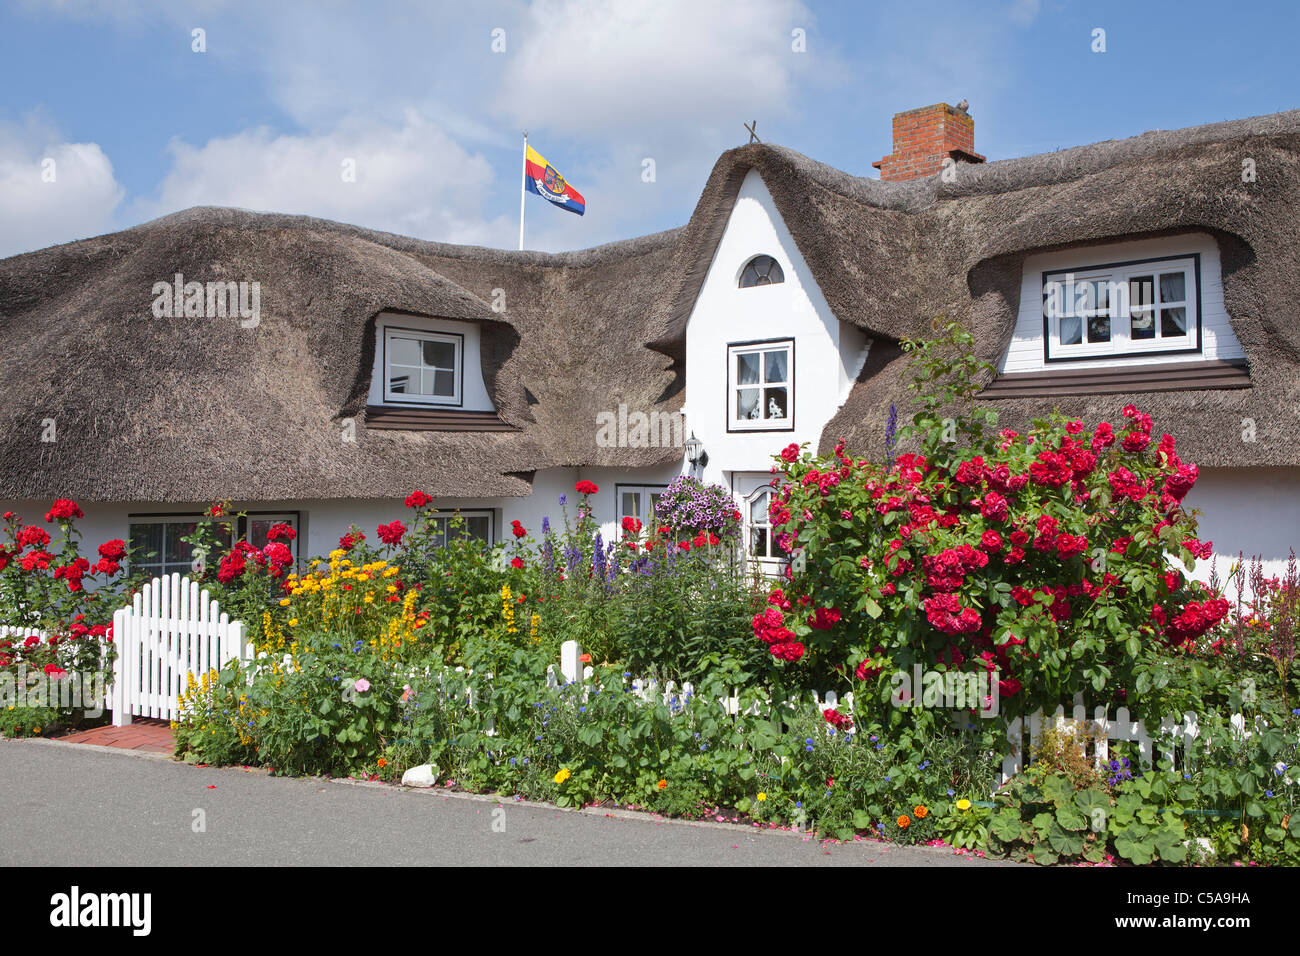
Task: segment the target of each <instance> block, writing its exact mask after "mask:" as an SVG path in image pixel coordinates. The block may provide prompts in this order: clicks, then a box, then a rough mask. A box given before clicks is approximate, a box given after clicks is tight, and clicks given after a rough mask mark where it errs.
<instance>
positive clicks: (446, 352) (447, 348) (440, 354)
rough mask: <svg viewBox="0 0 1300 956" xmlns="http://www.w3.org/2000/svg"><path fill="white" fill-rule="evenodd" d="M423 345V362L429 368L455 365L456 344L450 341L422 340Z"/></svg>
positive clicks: (452, 367)
mask: <svg viewBox="0 0 1300 956" xmlns="http://www.w3.org/2000/svg"><path fill="white" fill-rule="evenodd" d="M420 344H421V345H423V346H424V364H425V365H427V366H429V367H430V368H444V369H454V368H455V367H456V346H454V345H452V344H451V343H450V342H422V343H420Z"/></svg>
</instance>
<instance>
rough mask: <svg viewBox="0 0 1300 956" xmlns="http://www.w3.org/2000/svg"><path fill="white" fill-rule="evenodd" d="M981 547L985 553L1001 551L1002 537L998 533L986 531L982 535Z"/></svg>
mask: <svg viewBox="0 0 1300 956" xmlns="http://www.w3.org/2000/svg"><path fill="white" fill-rule="evenodd" d="M980 547H981V548H983V549H984V550H985V551H1001V550H1002V535H1000V534H998V533H997V532H996V531H985V532H984V533H983V534H982V535H980Z"/></svg>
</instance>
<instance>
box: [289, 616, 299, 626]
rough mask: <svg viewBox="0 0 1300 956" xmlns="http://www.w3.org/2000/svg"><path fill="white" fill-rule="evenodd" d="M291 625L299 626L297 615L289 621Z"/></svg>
mask: <svg viewBox="0 0 1300 956" xmlns="http://www.w3.org/2000/svg"><path fill="white" fill-rule="evenodd" d="M289 626H290V627H297V626H298V619H297V618H296V617H295V618H293V619H292V620H290V621H289Z"/></svg>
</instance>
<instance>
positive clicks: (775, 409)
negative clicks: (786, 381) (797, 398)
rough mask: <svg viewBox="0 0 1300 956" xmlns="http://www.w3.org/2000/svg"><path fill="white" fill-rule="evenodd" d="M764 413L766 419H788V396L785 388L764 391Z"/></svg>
mask: <svg viewBox="0 0 1300 956" xmlns="http://www.w3.org/2000/svg"><path fill="white" fill-rule="evenodd" d="M763 394H764V399H763V412H764V417H765V418H785V417H786V408H787V406H786V396H785V389H784V388H765V389H763Z"/></svg>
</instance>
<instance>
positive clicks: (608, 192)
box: [0, 0, 1300, 255]
mask: <svg viewBox="0 0 1300 956" xmlns="http://www.w3.org/2000/svg"><path fill="white" fill-rule="evenodd" d="M1297 27H1300V4H1297V3H1295V2H1293V0H1291V2H1275V3H1256V4H1251V5H1248V6H1247V5H1242V6H1240V7H1236V8H1231V9H1225V7H1224V5H1223V4H1222V3H1210V2H1201V0H1184V2H1178V3H1160V2H1143V3H1134V2H1131V0H1129V2H1100V3H1097V2H1093V3H1082V2H1071V0H990V2H951V3H945V2H940V3H922V2H916V3H911V4H897V3H883V4H877V3H839V2H819V0H803V2H800V0H746V2H745V3H744V4H734V3H722V2H713V0H689V2H686V0H653V2H631V0H623V2H615V0H545V2H543V0H533V2H524V0H513V2H500V0H478V2H475V3H473V4H465V3H441V2H428V0H404V2H398V0H373V2H369V3H351V2H347V3H345V2H337V0H334V2H331V0H320V2H315V3H306V2H297V0H277V2H275V3H265V2H239V3H237V2H225V0H193V2H187V0H135V2H132V0H61V2H60V0H45V2H37V0H3V2H0V89H3V90H4V96H3V100H2V101H0V255H9V254H12V253H17V252H21V251H25V250H29V249H34V248H40V247H42V246H45V245H49V244H52V243H57V242H66V241H70V240H73V239H78V238H82V237H85V236H90V235H96V234H99V233H103V232H109V231H113V230H116V229H121V228H125V227H128V226H131V225H134V224H136V223H139V222H143V221H146V220H148V219H151V218H154V217H156V216H159V215H165V214H167V213H169V212H174V211H176V210H178V209H184V208H186V207H189V206H193V205H232V206H241V207H245V208H251V209H261V210H273V211H281V212H293V213H306V214H311V215H318V216H323V217H326V218H331V219H338V220H341V221H346V222H354V223H358V224H360V225H364V226H369V227H372V228H378V229H387V230H391V231H395V232H400V233H403V234H407V235H413V236H418V237H420V238H425V239H434V240H441V241H448V242H465V243H477V244H483V245H489V246H502V247H509V248H513V247H514V245H515V244H516V242H517V238H518V215H519V182H520V171H519V170H520V132H521V130H523V129H524V128H527V129H528V130H529V136H530V142H531V143H532V144H533V145H534V147H535V148H537V149H538V150H540V151H541V152H542V154H543V155H545V156H546V157H547V159H548V160H550V162H551V163H552V164H553V165H555V166H556V167H557V168H558V169H559V170H560V171H561V172H562V173H563V174H564V175H565V176H566V177H567V178H568V179H569V180H570V181H571V182H572V183H573V184H574V185H575V186H576V187H577V188H578V189H579V190H581V191H582V192H583V193H584V195H585V196H586V199H587V203H588V208H587V214H586V215H585V216H584V217H581V218H579V217H577V216H573V215H571V214H568V213H563V212H560V211H558V210H553V209H551V208H549V207H548V206H547V205H546V203H545V201H544V200H542V199H541V198H539V197H535V196H530V197H528V236H527V239H528V242H527V245H528V247H529V248H535V249H543V250H550V251H555V250H561V249H573V248H583V247H586V246H591V245H595V244H598V243H601V242H607V241H610V240H614V239H622V238H628V237H631V236H636V235H642V234H645V233H649V232H655V231H658V230H660V229H666V228H671V227H674V226H678V225H681V224H682V223H684V222H685V221H686V220H687V219H688V218H689V216H690V214H691V211H692V209H693V208H694V205H695V203H696V201H697V200H698V198H699V194H700V189H701V187H702V186H703V184H704V182H705V180H706V178H707V177H708V174H709V171H710V169H711V167H712V165H713V163H714V162H715V161H716V159H717V157H718V155H719V154H720V153H721V152H722V151H723V150H725V149H728V148H730V147H732V146H736V145H739V144H741V143H743V142H745V141H746V140H747V136H748V134H747V133H746V132H745V130H744V129H743V128H742V125H741V124H742V123H743V122H748V121H750V120H757V121H758V132H759V135H760V136H761V137H762V138H763V139H764V140H765V141H767V142H775V143H780V144H782V145H786V146H789V147H791V148H793V149H797V150H799V151H800V152H803V153H806V154H808V155H810V156H812V157H814V158H815V159H818V160H821V161H822V162H825V163H829V164H830V165H833V166H837V167H839V168H841V169H844V170H847V171H849V172H852V173H854V174H857V175H862V176H875V175H876V173H875V171H874V170H873V169H872V168H871V163H872V161H874V160H878V159H880V157H882V156H884V155H885V154H887V153H888V152H889V151H890V141H889V140H890V117H891V116H892V114H893V113H895V112H897V111H900V110H904V109H910V108H912V107H915V106H923V105H927V104H930V103H934V102H939V101H947V102H950V103H955V102H957V101H958V100H961V99H962V98H963V97H964V98H966V99H968V100H969V101H970V104H971V106H970V112H971V115H972V116H973V117H974V119H975V146H976V149H977V150H978V151H979V152H981V153H983V154H985V155H987V156H988V157H989V159H990V160H993V159H1005V158H1009V157H1014V156H1023V155H1028V154H1031V153H1037V152H1045V151H1050V150H1054V149H1061V148H1065V147H1069V146H1076V145H1080V144H1085V143H1090V142H1096V141H1099V140H1104V139H1113V138H1120V137H1125V136H1132V135H1136V134H1138V133H1141V132H1143V131H1145V130H1148V129H1176V128H1180V127H1184V126H1194V125H1197V124H1201V123H1210V122H1216V121H1219V120H1224V119H1234V118H1238V117H1243V116H1253V115H1258V114H1262V113H1271V112H1277V111H1280V110H1285V109H1291V108H1294V107H1296V106H1300V102H1297V97H1296V95H1295V93H1294V90H1295V89H1296V88H1297V86H1296V82H1295V79H1294V75H1293V63H1294V38H1295V35H1296V32H1297ZM196 28H199V29H202V30H203V31H204V38H205V42H206V51H205V52H202V53H198V52H194V50H193V49H192V46H193V39H192V31H193V30H194V29H196ZM1097 28H1100V29H1103V30H1104V31H1105V45H1106V50H1105V52H1104V53H1099V52H1093V50H1092V45H1093V31H1094V30H1095V29H1097ZM497 29H500V30H504V39H505V50H504V51H502V52H494V51H493V49H492V44H493V31H494V30H497ZM795 30H802V31H804V35H805V37H806V40H805V46H806V48H805V49H804V50H803V51H802V52H796V51H795V50H794V49H792V46H793V45H794V44H793V40H792V31H795ZM51 158H52V159H54V161H55V166H54V168H55V170H56V176H55V179H54V181H53V182H43V181H42V177H41V172H42V169H43V165H42V164H43V161H44V160H47V159H51ZM647 158H649V159H653V160H654V164H655V179H654V181H653V182H645V181H643V178H642V170H643V169H644V168H645V160H646V159H647ZM346 159H352V160H354V161H355V163H356V169H357V177H356V181H355V182H352V183H346V182H344V181H343V177H342V175H341V168H342V163H343V162H344V160H346Z"/></svg>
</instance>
